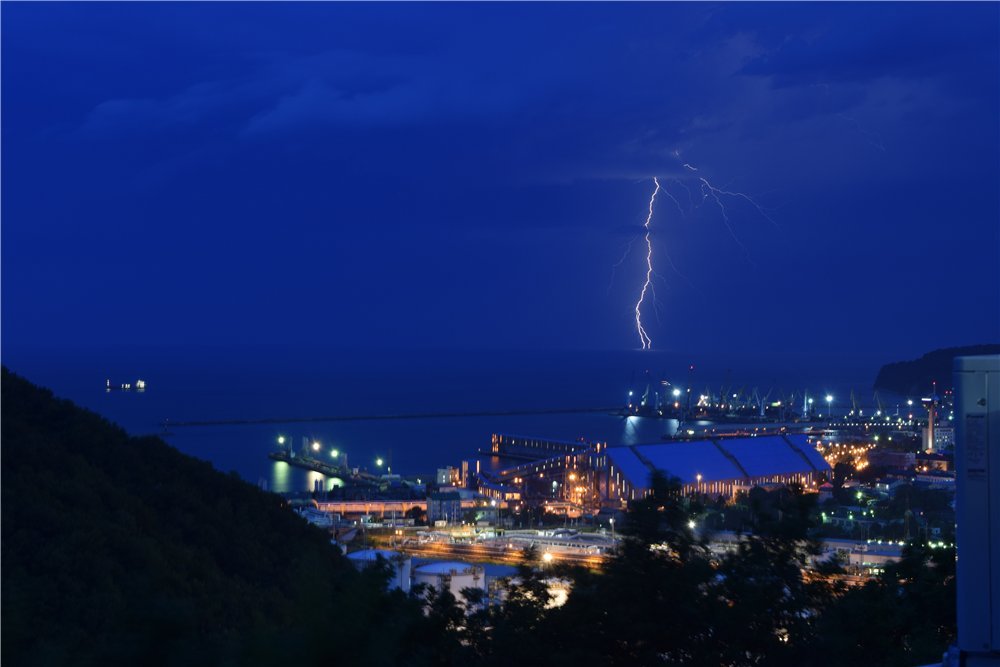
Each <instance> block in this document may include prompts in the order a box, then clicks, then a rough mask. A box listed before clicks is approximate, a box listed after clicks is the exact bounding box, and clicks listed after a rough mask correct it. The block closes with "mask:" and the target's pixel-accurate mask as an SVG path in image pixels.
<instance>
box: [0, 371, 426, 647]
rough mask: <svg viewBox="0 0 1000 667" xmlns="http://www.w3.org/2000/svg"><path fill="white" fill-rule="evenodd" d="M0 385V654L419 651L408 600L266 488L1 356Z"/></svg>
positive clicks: (415, 613) (415, 617)
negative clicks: (60, 392) (353, 562)
mask: <svg viewBox="0 0 1000 667" xmlns="http://www.w3.org/2000/svg"><path fill="white" fill-rule="evenodd" d="M0 398H2V433H0V435H2V446H3V452H2V456H3V469H2V491H0V493H2V503H3V504H2V568H3V570H2V572H3V582H2V583H3V585H2V603H3V619H2V636H3V642H2V649H0V650H2V654H0V659H2V662H3V664H5V665H8V664H9V665H60V664H73V665H110V664H130V665H174V664H176V665H192V664H211V665H223V664H294V665H308V664H324V663H325V664H368V665H379V664H384V665H389V664H398V663H399V662H401V658H402V656H406V657H407V658H409V661H411V662H412V661H419V660H418V659H419V650H418V649H417V648H414V645H415V644H416V643H417V642H418V635H419V634H420V630H419V628H418V627H417V626H418V625H419V624H420V623H421V616H422V615H421V614H420V613H419V611H418V609H417V608H416V607H414V606H413V604H412V603H411V602H410V601H408V600H406V599H404V598H401V597H398V596H397V597H392V596H388V595H386V594H384V593H382V590H381V589H382V586H381V582H379V581H377V579H378V577H373V576H371V575H369V574H366V575H364V576H362V575H360V574H358V573H356V572H355V571H354V569H353V568H352V567H351V566H350V564H349V563H348V562H347V560H346V559H345V558H343V557H342V556H341V555H340V554H339V552H338V551H337V550H336V549H334V548H333V547H331V546H330V544H329V541H328V539H327V537H326V536H325V535H324V534H323V533H322V532H321V531H320V530H318V529H316V528H313V527H311V526H309V525H308V524H306V523H305V522H304V521H302V520H301V519H299V518H298V517H297V516H295V515H294V514H293V513H292V512H290V511H289V510H288V509H286V508H284V507H282V506H281V500H280V498H279V497H277V496H275V495H271V494H268V493H265V492H262V491H259V490H258V489H256V488H255V487H253V486H251V485H248V484H246V483H245V482H243V481H241V480H239V479H238V478H236V477H235V476H231V475H224V474H221V473H219V472H217V471H216V470H214V469H213V468H212V467H211V465H209V464H208V463H205V462H203V461H199V460H196V459H193V458H191V457H188V456H185V455H183V454H181V453H180V452H178V451H176V450H175V449H173V448H172V447H170V446H169V445H167V444H166V443H164V442H163V441H162V440H160V439H159V438H153V437H145V438H131V437H129V436H128V435H127V434H126V433H125V432H124V431H123V430H121V429H120V428H118V427H116V426H114V425H112V424H110V423H109V422H107V421H105V420H104V419H102V418H101V417H99V416H98V415H96V414H93V413H91V412H88V411H85V410H82V409H80V408H77V407H75V406H74V405H73V404H72V403H70V402H68V401H64V400H58V399H56V398H54V397H53V396H52V394H51V393H50V392H49V391H46V390H44V389H40V388H38V387H35V386H34V385H31V384H30V383H28V382H27V381H25V380H24V379H22V378H20V377H18V376H16V375H14V374H12V373H10V372H9V371H8V370H7V369H6V368H4V369H3V379H2V397H0ZM333 655H335V656H336V658H333Z"/></svg>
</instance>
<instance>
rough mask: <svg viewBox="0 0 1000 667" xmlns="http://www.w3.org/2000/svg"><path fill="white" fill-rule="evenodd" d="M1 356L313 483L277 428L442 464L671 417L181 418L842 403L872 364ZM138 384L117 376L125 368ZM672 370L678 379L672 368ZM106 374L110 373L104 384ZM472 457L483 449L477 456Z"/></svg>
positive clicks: (160, 427)
mask: <svg viewBox="0 0 1000 667" xmlns="http://www.w3.org/2000/svg"><path fill="white" fill-rule="evenodd" d="M3 364H4V365H5V366H6V367H7V368H9V369H10V370H12V371H13V372H15V373H17V374H19V375H21V376H23V377H25V378H26V379H28V380H30V381H31V382H33V383H35V384H38V385H42V386H44V387H47V388H49V389H51V390H52V391H53V392H54V393H55V394H56V395H57V396H60V397H64V398H68V399H70V400H72V401H74V402H75V403H77V404H78V405H80V406H82V407H85V408H87V409H90V410H92V411H94V412H96V413H98V414H100V415H102V416H104V417H106V418H107V419H109V420H111V421H112V422H115V423H117V424H118V425H120V426H122V427H123V428H125V429H126V430H127V431H128V432H129V433H131V434H133V435H148V434H152V435H159V436H161V437H162V438H163V439H164V440H165V441H166V442H168V443H169V444H170V445H172V446H174V447H176V448H177V449H179V450H180V451H182V452H184V453H185V454H189V455H191V456H194V457H197V458H200V459H203V460H206V461H209V462H210V463H211V464H212V465H213V466H215V468H217V469H218V470H220V471H222V472H230V471H233V472H235V473H236V474H238V475H239V476H240V477H242V478H243V479H245V480H246V481H248V482H250V483H252V484H257V485H260V486H262V487H266V488H268V489H269V490H272V491H275V492H293V491H308V490H313V489H315V486H316V484H317V481H318V482H319V483H320V484H321V485H323V487H324V488H329V487H330V486H331V485H333V484H336V483H337V481H336V480H333V479H327V478H326V477H324V476H323V475H320V474H318V473H315V472H309V471H305V470H302V469H298V468H294V467H291V466H289V465H287V464H285V463H283V462H279V461H274V460H271V459H269V458H268V456H267V455H268V453H269V452H271V451H274V450H275V448H276V447H277V443H278V438H279V437H283V438H285V439H286V441H290V442H291V443H292V444H293V446H295V447H296V448H299V447H301V446H302V443H312V442H318V443H321V448H322V449H321V452H327V451H329V452H330V453H332V450H334V449H336V450H337V451H338V454H339V455H340V456H344V455H346V456H347V459H348V464H349V465H350V466H351V467H359V468H367V469H368V470H370V471H373V472H374V471H376V470H382V468H379V467H378V466H377V465H376V463H377V461H378V460H381V461H382V464H383V466H384V468H385V469H386V470H387V469H389V468H391V470H392V472H393V473H398V474H402V475H407V476H418V477H419V476H422V475H423V476H427V477H428V478H430V477H432V476H433V475H434V473H435V471H436V470H437V469H439V468H444V467H447V466H454V467H458V466H460V465H461V462H462V461H470V462H474V461H475V460H476V459H477V458H482V459H483V465H486V466H491V465H493V466H495V465H496V462H495V460H490V459H489V458H488V457H481V456H480V455H479V454H478V452H479V450H480V449H485V448H488V447H489V445H490V439H491V435H492V434H494V433H504V434H512V435H523V436H534V437H539V438H551V439H556V440H579V439H581V438H582V439H585V440H588V441H600V442H607V443H608V444H610V445H618V444H639V443H650V442H659V441H661V440H662V438H663V437H664V436H665V435H672V434H673V433H674V432H676V430H677V428H678V424H677V422H676V421H673V420H664V419H650V418H638V417H622V416H620V415H618V414H615V412H614V411H613V410H606V411H599V412H593V413H585V414H580V413H563V414H533V415H516V414H510V415H504V416H477V417H461V416H456V417H447V418H429V419H395V420H379V419H369V420H360V421H327V422H323V421H310V422H293V421H289V422H287V423H281V422H275V423H266V424H229V425H212V426H180V425H177V424H178V422H185V421H219V420H223V421H237V420H260V419H268V420H283V419H289V420H291V419H304V418H317V417H331V416H352V415H364V416H370V415H376V416H377V415H399V414H423V413H461V412H514V411H517V410H529V411H530V410H536V411H537V410H558V409H578V408H618V407H621V406H623V405H624V404H625V403H626V401H627V400H628V392H629V391H632V392H633V396H634V397H638V396H641V395H642V394H643V393H645V392H646V391H647V389H648V390H649V391H650V392H655V391H664V390H665V389H666V390H668V391H669V390H672V388H674V387H676V388H679V389H681V390H682V391H683V392H685V395H686V390H687V389H688V388H691V390H692V394H693V395H697V394H701V393H709V392H712V393H715V394H718V393H720V391H721V390H722V389H723V388H730V391H733V392H737V391H740V390H743V391H744V392H746V393H750V392H752V391H753V389H755V388H756V389H757V391H758V393H759V394H760V395H767V396H768V397H769V400H770V401H774V400H784V399H785V398H786V397H788V396H790V395H791V394H792V392H795V393H796V394H798V395H799V396H800V397H801V395H802V393H803V391H808V392H809V394H810V395H815V396H816V400H817V402H819V401H822V400H823V398H822V397H824V396H825V395H826V394H831V395H833V396H834V397H835V402H834V404H833V411H834V413H835V414H836V413H838V412H839V413H843V412H846V411H847V410H848V409H849V408H850V400H849V396H850V394H851V392H854V393H855V395H856V397H857V399H858V400H859V401H860V402H861V404H862V405H864V406H865V407H869V406H870V405H871V404H872V402H873V401H872V391H871V386H872V383H873V381H874V379H875V376H876V373H877V371H878V365H877V364H876V365H873V364H866V363H862V362H857V361H852V360H846V361H845V360H836V359H833V360H826V361H825V362H824V363H814V362H810V363H804V362H803V360H801V359H770V360H767V359H761V358H757V357H753V358H746V359H734V358H726V357H724V356H722V355H715V354H710V355H686V354H680V353H676V352H656V351H637V350H602V351H586V350H555V351H553V350H547V351H523V350H521V351H518V350H499V351H497V350H458V351H447V350H392V351H386V350H357V349H351V350H345V349H339V348H333V347H323V346H312V347H280V346H226V347H221V346H158V347H154V346H145V347H130V346H102V347H92V348H75V349H59V350H51V349H42V348H31V347H12V346H9V345H5V346H4V349H3ZM139 379H141V380H143V381H144V382H145V384H146V388H145V390H144V391H143V392H137V391H135V390H133V391H130V392H123V391H120V390H117V387H120V385H121V384H123V383H130V384H131V385H132V386H133V387H135V384H136V381H137V380H139ZM664 380H666V381H668V382H670V383H671V384H670V385H669V387H667V386H666V385H664V384H662V382H663V381H664ZM108 382H110V384H111V385H112V387H115V388H116V389H115V390H113V391H110V392H109V391H107V389H106V385H107V383H108ZM472 465H475V464H474V463H473V464H472Z"/></svg>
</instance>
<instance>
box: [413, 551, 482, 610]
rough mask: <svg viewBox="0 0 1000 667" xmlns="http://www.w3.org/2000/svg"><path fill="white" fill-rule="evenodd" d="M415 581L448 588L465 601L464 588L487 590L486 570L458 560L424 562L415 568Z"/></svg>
mask: <svg viewBox="0 0 1000 667" xmlns="http://www.w3.org/2000/svg"><path fill="white" fill-rule="evenodd" d="M413 583H414V585H416V584H427V585H428V586H433V587H434V588H436V589H438V590H442V589H444V588H447V589H448V590H449V591H451V594H452V595H454V596H455V599H456V600H458V601H459V602H463V603H464V602H465V596H463V595H462V589H463V588H478V589H480V590H482V591H483V592H484V593H485V592H486V572H485V571H484V570H483V568H482V567H481V566H479V565H473V564H471V563H459V562H457V561H438V562H431V563H424V564H423V565H418V566H417V567H415V568H414V569H413Z"/></svg>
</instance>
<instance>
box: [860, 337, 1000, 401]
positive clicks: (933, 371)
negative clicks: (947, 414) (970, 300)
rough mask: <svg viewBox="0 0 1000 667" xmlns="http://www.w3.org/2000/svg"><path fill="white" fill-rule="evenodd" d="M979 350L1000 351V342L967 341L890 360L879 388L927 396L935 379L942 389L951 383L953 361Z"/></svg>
mask: <svg viewBox="0 0 1000 667" xmlns="http://www.w3.org/2000/svg"><path fill="white" fill-rule="evenodd" d="M977 354H1000V345H997V344H994V345H966V346H964V347H948V348H944V349H942V350H934V351H933V352H928V353H927V354H925V355H924V356H922V357H920V358H919V359H914V360H912V361H897V362H895V363H891V364H886V365H885V366H883V367H882V368H881V369H880V370H879V372H878V377H876V378H875V389H881V390H886V391H891V392H894V393H896V394H899V395H900V396H926V395H928V394H930V391H931V383H932V382H935V381H936V382H937V383H938V392H941V391H944V390H945V389H947V388H950V387H951V382H952V380H951V373H952V370H951V368H952V363H953V362H954V360H955V357H961V356H965V355H977Z"/></svg>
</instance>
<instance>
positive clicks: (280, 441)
mask: <svg viewBox="0 0 1000 667" xmlns="http://www.w3.org/2000/svg"><path fill="white" fill-rule="evenodd" d="M278 444H279V445H283V444H285V436H283V435H279V436H278Z"/></svg>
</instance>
